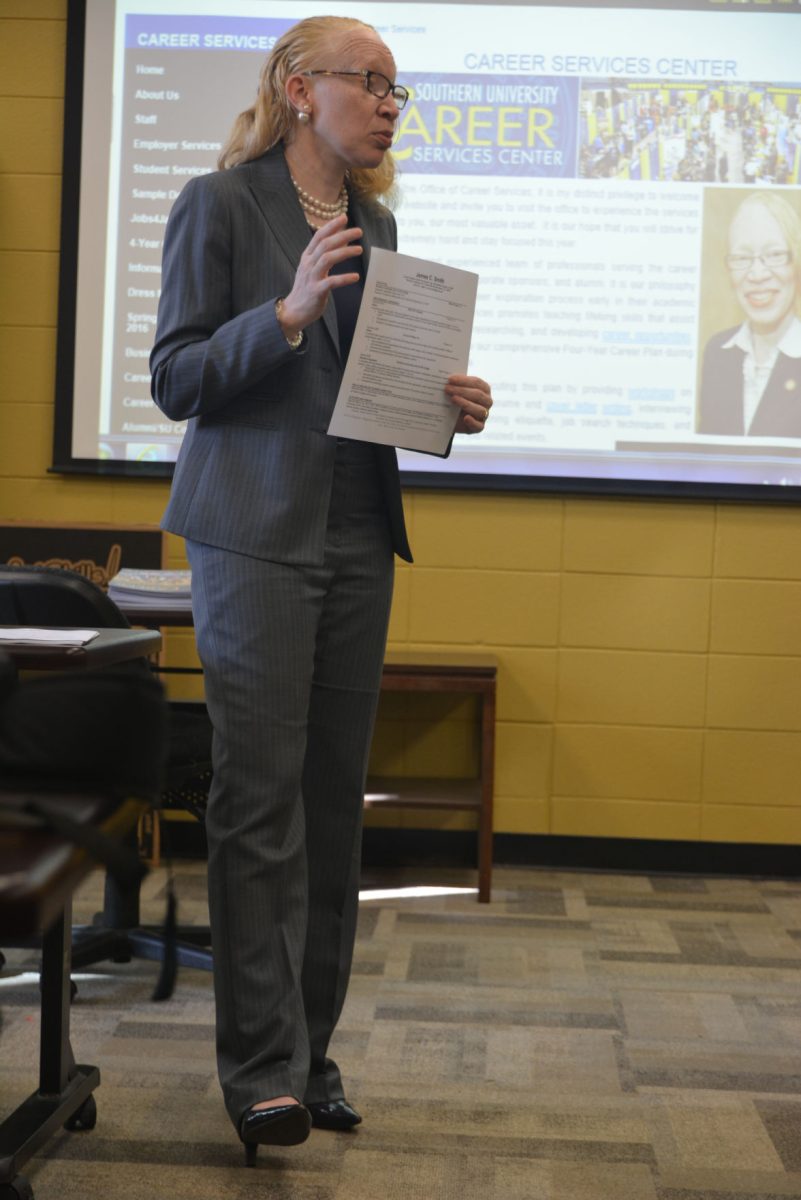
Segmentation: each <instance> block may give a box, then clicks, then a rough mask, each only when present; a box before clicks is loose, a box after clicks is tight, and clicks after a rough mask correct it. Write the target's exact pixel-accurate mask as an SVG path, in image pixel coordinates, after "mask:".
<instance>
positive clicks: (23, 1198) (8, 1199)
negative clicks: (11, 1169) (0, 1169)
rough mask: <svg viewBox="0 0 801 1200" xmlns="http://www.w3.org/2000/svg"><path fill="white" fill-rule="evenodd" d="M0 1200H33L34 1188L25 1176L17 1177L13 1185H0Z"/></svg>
mask: <svg viewBox="0 0 801 1200" xmlns="http://www.w3.org/2000/svg"><path fill="white" fill-rule="evenodd" d="M0 1200H33V1188H32V1187H31V1185H30V1184H29V1183H28V1180H27V1179H26V1178H25V1176H24V1175H15V1177H14V1178H13V1179H12V1180H11V1183H0Z"/></svg>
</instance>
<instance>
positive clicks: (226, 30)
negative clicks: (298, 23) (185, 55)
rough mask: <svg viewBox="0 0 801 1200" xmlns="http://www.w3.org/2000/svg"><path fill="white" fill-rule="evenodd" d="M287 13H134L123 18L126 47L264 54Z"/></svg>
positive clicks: (290, 22) (285, 25)
mask: <svg viewBox="0 0 801 1200" xmlns="http://www.w3.org/2000/svg"><path fill="white" fill-rule="evenodd" d="M294 24H295V20H293V19H292V18H291V17H286V18H281V17H255V18H250V17H177V16H163V17H162V16H158V15H156V16H151V15H145V14H142V13H134V14H131V15H129V16H128V17H126V19H125V46H126V49H129V50H228V51H230V50H245V51H249V52H251V53H253V52H257V53H261V54H267V53H268V52H269V51H270V50H272V48H273V46H274V45H275V43H276V41H277V40H278V38H279V37H280V36H281V34H282V33H285V32H286V30H287V29H289V28H290V27H291V26H292V25H294Z"/></svg>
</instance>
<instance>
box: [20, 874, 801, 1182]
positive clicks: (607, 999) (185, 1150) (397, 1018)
mask: <svg viewBox="0 0 801 1200" xmlns="http://www.w3.org/2000/svg"><path fill="white" fill-rule="evenodd" d="M179 871H180V895H181V907H182V911H181V918H182V919H183V920H188V919H191V920H197V921H201V920H202V919H203V916H204V912H203V909H204V903H203V893H204V875H203V867H202V865H201V864H183V865H181V866H180V867H179ZM473 878H474V877H473V875H472V873H469V872H465V873H458V872H457V873H454V872H450V873H449V872H438V873H436V875H434V874H431V873H429V874H428V875H427V877H425V878H422V877H421V872H417V873H416V874H415V876H414V880H412V879H411V877H410V876H409V875H407V876H406V877H404V878H401V877H395V878H394V879H389V877H387V876H384V877H383V878H382V879H381V880H380V881H379V880H377V879H367V880H365V886H366V888H376V887H377V886H378V885H379V884H380V886H382V887H386V886H398V887H400V888H403V887H404V886H408V885H410V884H411V883H412V882H414V883H415V884H419V883H421V882H423V883H427V884H431V885H434V886H438V887H448V888H454V889H460V888H461V889H465V888H466V889H469V888H471V887H472V886H473ZM100 884H101V880H100V878H99V877H93V878H92V880H90V882H89V883H88V884H87V886H86V887H85V888H84V889H83V891H82V892H81V894H80V896H79V898H78V901H77V903H76V914H77V916H78V917H80V919H87V918H88V917H90V916H91V914H92V912H94V911H95V910H96V909H97V908H98V907H99V900H100ZM163 886H164V877H163V874H162V873H161V872H155V873H154V874H153V875H151V877H150V878H149V879H148V880H147V881H146V885H145V889H146V890H145V896H146V903H145V905H144V908H145V915H146V916H147V917H148V919H151V920H155V919H158V918H159V917H160V916H161V914H162V912H163V907H164V902H163ZM8 959H9V961H8V964H7V966H6V967H5V969H4V971H3V975H2V978H1V979H0V1006H2V1013H3V1018H4V1024H3V1028H2V1034H0V1108H2V1110H3V1111H8V1110H9V1109H11V1108H12V1107H13V1106H14V1105H15V1104H16V1103H18V1102H19V1100H21V1099H22V1098H24V1096H25V1095H27V1094H28V1093H29V1092H30V1091H31V1090H32V1088H33V1087H34V1086H35V1080H36V1064H37V1059H38V1009H37V1005H38V992H37V985H36V979H35V977H34V976H32V975H25V974H20V972H21V971H24V969H25V968H26V967H28V968H29V969H30V968H31V967H32V966H34V965H35V961H36V957H35V955H34V954H31V953H30V952H24V951H9V952H8ZM155 973H156V968H155V966H154V965H153V964H150V963H142V962H136V963H130V964H117V965H113V964H109V965H108V966H107V967H106V966H104V967H103V968H96V973H94V974H92V975H89V976H81V977H79V978H78V984H79V995H78V998H77V1000H76V1001H75V1004H74V1005H73V1010H72V1020H73V1045H74V1048H75V1053H76V1056H77V1058H78V1060H79V1061H81V1062H92V1063H96V1064H97V1065H98V1066H99V1067H100V1071H101V1077H102V1083H101V1087H100V1089H99V1090H98V1092H97V1103H98V1110H99V1117H98V1123H97V1127H96V1129H94V1130H93V1131H91V1132H87V1133H63V1134H61V1135H59V1136H58V1137H57V1138H56V1139H54V1140H53V1141H52V1142H51V1143H49V1145H48V1146H47V1147H46V1148H45V1149H44V1150H43V1151H42V1152H41V1154H40V1155H39V1156H37V1157H36V1158H35V1159H33V1160H32V1161H31V1162H30V1163H29V1164H28V1167H27V1168H26V1175H27V1177H28V1178H29V1180H30V1182H31V1184H32V1185H33V1188H34V1191H35V1195H36V1200H73V1198H78V1197H80V1200H228V1198H231V1200H238V1198H240V1197H259V1196H265V1197H269V1200H774V1198H775V1200H779V1198H782V1200H784V1198H785V1197H790V1196H796V1197H801V883H785V882H782V881H767V882H762V881H751V880H727V879H711V878H710V879H700V878H683V877H682V878H679V877H675V878H674V877H667V876H660V877H646V876H634V875H604V874H592V873H575V874H574V873H569V872H551V871H540V870H521V869H514V870H512V869H496V873H495V881H494V898H493V902H492V904H490V905H478V904H477V903H476V900H475V894H474V893H473V892H472V891H469V890H468V891H458V890H457V891H454V892H453V894H447V893H445V894H442V893H440V894H435V895H430V896H426V895H422V896H416V895H414V894H413V893H411V892H409V891H403V890H401V891H399V892H398V893H397V894H396V895H382V894H380V893H377V892H375V891H368V892H366V894H365V896H364V897H363V903H362V911H361V922H360V933H359V940H358V945H357V951H356V962H355V971H354V977H353V981H352V985H351V989H350V993H349V997H348V1002H347V1005H346V1009H345V1013H344V1017H343V1020H342V1023H341V1026H340V1030H339V1033H338V1036H337V1042H336V1050H335V1053H336V1056H337V1058H338V1059H339V1061H340V1063H341V1065H342V1066H343V1069H344V1073H345V1075H346V1078H347V1080H348V1081H349V1086H348V1094H349V1098H350V1099H351V1100H352V1101H353V1102H354V1103H355V1104H356V1105H357V1107H358V1108H359V1109H360V1110H362V1112H363V1114H364V1117H365V1121H364V1124H363V1125H362V1126H361V1128H360V1129H359V1130H358V1131H357V1132H355V1133H352V1134H334V1133H324V1132H321V1131H314V1132H313V1133H312V1136H311V1138H310V1139H309V1141H308V1142H306V1143H305V1145H303V1146H299V1147H294V1148H291V1149H287V1150H283V1151H281V1152H275V1153H269V1152H267V1151H266V1150H264V1149H262V1150H260V1153H259V1164H258V1168H257V1169H256V1170H255V1171H247V1170H245V1168H244V1166H243V1154H242V1150H241V1147H240V1146H239V1143H238V1141H237V1139H236V1136H235V1134H234V1132H233V1130H232V1128H231V1127H230V1126H229V1124H228V1122H227V1118H226V1117H225V1115H224V1113H223V1109H222V1104H221V1102H220V1098H219V1095H218V1090H217V1083H216V1080H215V1075H214V1059H213V1048H212V1040H213V1033H212V1022H213V1005H212V993H211V979H210V977H209V976H208V975H207V974H205V973H203V972H200V971H190V970H184V971H182V972H181V975H180V977H179V981H178V988H177V991H176V995H175V997H174V998H173V999H172V1000H171V1001H169V1002H167V1003H166V1004H153V1003H151V1002H150V1000H149V995H150V992H151V990H152V987H153V982H154V978H155Z"/></svg>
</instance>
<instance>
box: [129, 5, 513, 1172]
mask: <svg viewBox="0 0 801 1200" xmlns="http://www.w3.org/2000/svg"><path fill="white" fill-rule="evenodd" d="M394 79H395V63H394V61H393V58H392V55H391V54H390V52H389V50H388V49H387V47H386V46H385V45H384V43H383V42H382V40H381V38H380V37H379V36H378V34H377V33H376V32H375V30H373V29H372V28H371V27H370V26H367V25H364V24H362V23H361V22H359V21H356V20H351V19H345V18H338V17H318V18H311V19H308V20H305V21H301V22H299V23H298V24H297V25H295V26H294V27H293V28H292V29H291V30H289V32H288V33H286V34H285V35H284V36H283V37H282V38H280V39H279V41H278V42H277V43H276V45H275V47H274V49H273V51H272V53H271V54H270V56H269V58H268V60H267V62H266V64H265V66H264V68H263V71H262V75H261V79H260V82H259V90H258V96H257V100H256V103H255V104H254V106H253V108H252V109H249V110H248V111H247V112H245V113H243V114H242V115H241V116H240V117H239V119H238V120H237V122H236V124H235V125H234V129H233V131H232V133H231V136H230V138H229V141H228V143H227V145H226V147H225V148H224V149H223V152H222V154H221V157H220V163H219V165H220V167H221V170H220V171H218V172H215V173H214V174H211V175H208V176H203V177H200V178H198V179H195V180H193V181H191V182H190V183H189V184H188V185H187V186H186V187H185V189H184V190H183V192H182V193H181V195H180V197H179V198H178V200H177V202H176V204H175V206H174V209H173V211H172V214H171V216H170V221H169V224H168V226H167V229H166V233H165V242H164V264H163V265H164V270H163V290H162V297H161V303H160V307H159V321H158V328H157V334H156V343H155V346H154V349H153V354H152V358H151V367H152V372H153V396H154V399H155V400H156V402H157V404H158V405H159V406H160V407H161V408H162V409H163V411H164V412H165V413H166V414H168V415H169V416H170V417H171V418H172V419H173V420H181V419H185V418H190V425H189V428H188V430H187V434H186V438H185V440H184V443H183V446H182V449H181V454H180V457H179V460H178V463H177V466H176V471H175V478H174V482H173V488H172V494H171V498H170V503H169V506H168V509H167V512H166V515H165V519H164V527H165V528H166V529H169V530H171V531H172V532H174V533H179V534H182V535H183V536H184V537H185V538H186V539H187V553H188V556H189V561H190V564H191V567H192V589H193V608H194V615H195V627H196V633H197V641H198V649H199V653H200V657H201V661H202V663H203V668H204V672H205V681H206V698H207V703H208V708H209V713H210V715H211V719H212V722H213V725H214V782H213V786H212V792H211V795H210V797H209V807H208V815H207V822H206V826H207V832H208V842H209V906H210V916H211V927H212V940H213V945H214V958H215V994H216V1001H217V1051H218V1065H219V1073H220V1080H221V1083H222V1088H223V1094H224V1098H225V1103H226V1107H227V1109H228V1112H229V1114H230V1116H231V1118H232V1120H233V1122H234V1124H235V1126H236V1127H237V1129H238V1131H239V1134H240V1137H241V1138H242V1140H243V1141H244V1142H245V1144H246V1157H247V1161H248V1162H249V1163H252V1162H253V1161H254V1160H255V1153H256V1149H255V1147H256V1144H257V1143H269V1144H281V1145H291V1144H295V1143H298V1142H302V1141H304V1140H305V1138H306V1137H307V1136H308V1132H309V1128H310V1125H312V1124H314V1125H316V1126H318V1127H321V1128H329V1129H349V1128H351V1127H352V1126H354V1125H356V1124H358V1123H359V1122H360V1120H361V1118H360V1116H359V1115H358V1113H357V1112H356V1111H355V1110H354V1109H353V1108H352V1106H351V1105H349V1104H348V1103H347V1101H346V1100H345V1096H344V1089H343V1084H342V1080H341V1077H340V1074H339V1070H338V1068H337V1066H336V1063H334V1062H333V1061H332V1060H331V1059H330V1058H329V1057H328V1055H327V1050H328V1043H329V1039H330V1037H331V1034H332V1032H333V1029H334V1027H335V1025H336V1022H337V1019H338V1017H339V1014H340V1011H341V1008H342V1004H343V1001H344V997H345V990H346V987H347V981H348V975H349V971H350V962H351V955H352V949H353V940H354V934H355V920H356V908H357V903H358V874H359V855H360V833H361V813H362V806H363V796H364V779H365V773H366V765H367V755H368V750H369V745H370V738H371V733H372V726H373V720H374V715H375V708H376V701H377V694H378V688H379V684H380V678H381V669H382V663H383V655H384V645H385V639H386V627H387V621H388V615H389V608H390V600H391V592H392V571H393V557H392V555H393V550H394V551H395V553H397V554H399V555H400V556H401V557H403V558H405V559H407V560H409V561H410V560H411V554H410V551H409V546H408V542H407V540H406V533H405V529H404V523H403V510H402V505H401V499H400V488H399V481H398V470H397V463H396V459H395V452H394V450H392V449H391V448H388V447H379V446H371V445H368V444H365V443H356V442H345V441H341V440H338V439H335V438H332V437H329V436H328V435H327V433H326V429H327V426H328V421H329V418H330V415H331V412H332V409H333V405H334V401H335V399H336V395H337V391H338V387H339V382H340V379H341V377H342V371H343V367H344V362H345V359H346V357H347V352H348V348H349V344H350V338H351V337H352V334H353V329H354V325H355V321H356V316H357V313H358V308H359V303H360V299H361V293H362V285H363V280H364V273H365V270H366V265H367V260H368V257H369V252H370V248H371V247H372V246H381V247H384V248H388V249H395V246H396V234H395V223H394V220H393V218H392V215H391V214H390V212H389V210H388V209H387V208H386V207H385V206H384V205H383V204H381V203H380V202H379V198H380V197H382V196H386V195H387V194H388V193H390V192H391V189H392V184H393V163H392V159H391V157H390V155H389V153H388V151H389V147H390V145H391V142H392V138H393V134H394V130H395V125H396V122H397V119H398V114H399V111H400V109H401V108H402V106H403V104H404V103H405V102H406V98H407V93H406V91H405V89H404V88H402V87H400V86H399V85H397V84H395V83H394V82H393V81H394ZM444 392H445V395H446V396H447V398H448V399H449V400H450V401H451V402H452V403H453V404H454V405H456V406H457V407H458V409H459V410H460V411H459V416H458V423H457V426H456V428H457V431H459V432H463V433H479V432H481V430H482V429H483V428H484V424H485V422H486V420H487V417H488V415H489V411H490V408H491V406H492V399H491V395H490V389H489V387H488V385H487V384H486V383H485V382H484V381H483V380H481V379H477V378H474V377H470V376H462V375H458V376H451V377H450V379H448V381H447V382H446V383H445V385H444Z"/></svg>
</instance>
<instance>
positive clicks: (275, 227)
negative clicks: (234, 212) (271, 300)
mask: <svg viewBox="0 0 801 1200" xmlns="http://www.w3.org/2000/svg"><path fill="white" fill-rule="evenodd" d="M249 165H250V168H251V178H250V185H249V186H250V190H251V192H252V193H253V196H254V197H255V200H256V203H257V204H258V206H259V209H260V210H261V214H262V216H263V217H264V219H265V221H266V222H267V224H268V225H269V226H270V229H271V230H272V233H273V237H274V238H275V242H276V245H277V246H278V248H279V250H281V251H282V252H283V253H284V255H285V256H286V258H287V259H288V261H289V264H290V266H291V267H292V270H293V271H297V269H298V264H299V262H300V256H301V255H302V254H303V251H304V250H305V249H306V247H307V246H308V244H309V236H310V231H309V226H308V225H307V224H306V218H305V217H304V215H303V209H302V208H301V207H300V204H299V203H298V198H297V196H296V194H295V188H294V185H293V183H292V180H291V178H290V175H289V170H288V168H287V165H286V159H285V158H284V154H283V151H282V150H281V148H280V147H278V146H275V147H273V149H272V150H268V152H267V153H266V154H264V155H262V157H261V158H257V159H254V161H253V162H252V163H250V164H249ZM322 322H323V325H324V326H325V329H326V331H327V332H328V336H329V337H330V338H331V341H332V342H333V345H334V349H335V351H336V353H337V355H339V329H338V326H337V314H336V309H335V307H334V301H333V297H331V296H329V298H328V303H327V304H326V306H325V310H324V312H323V316H322Z"/></svg>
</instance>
